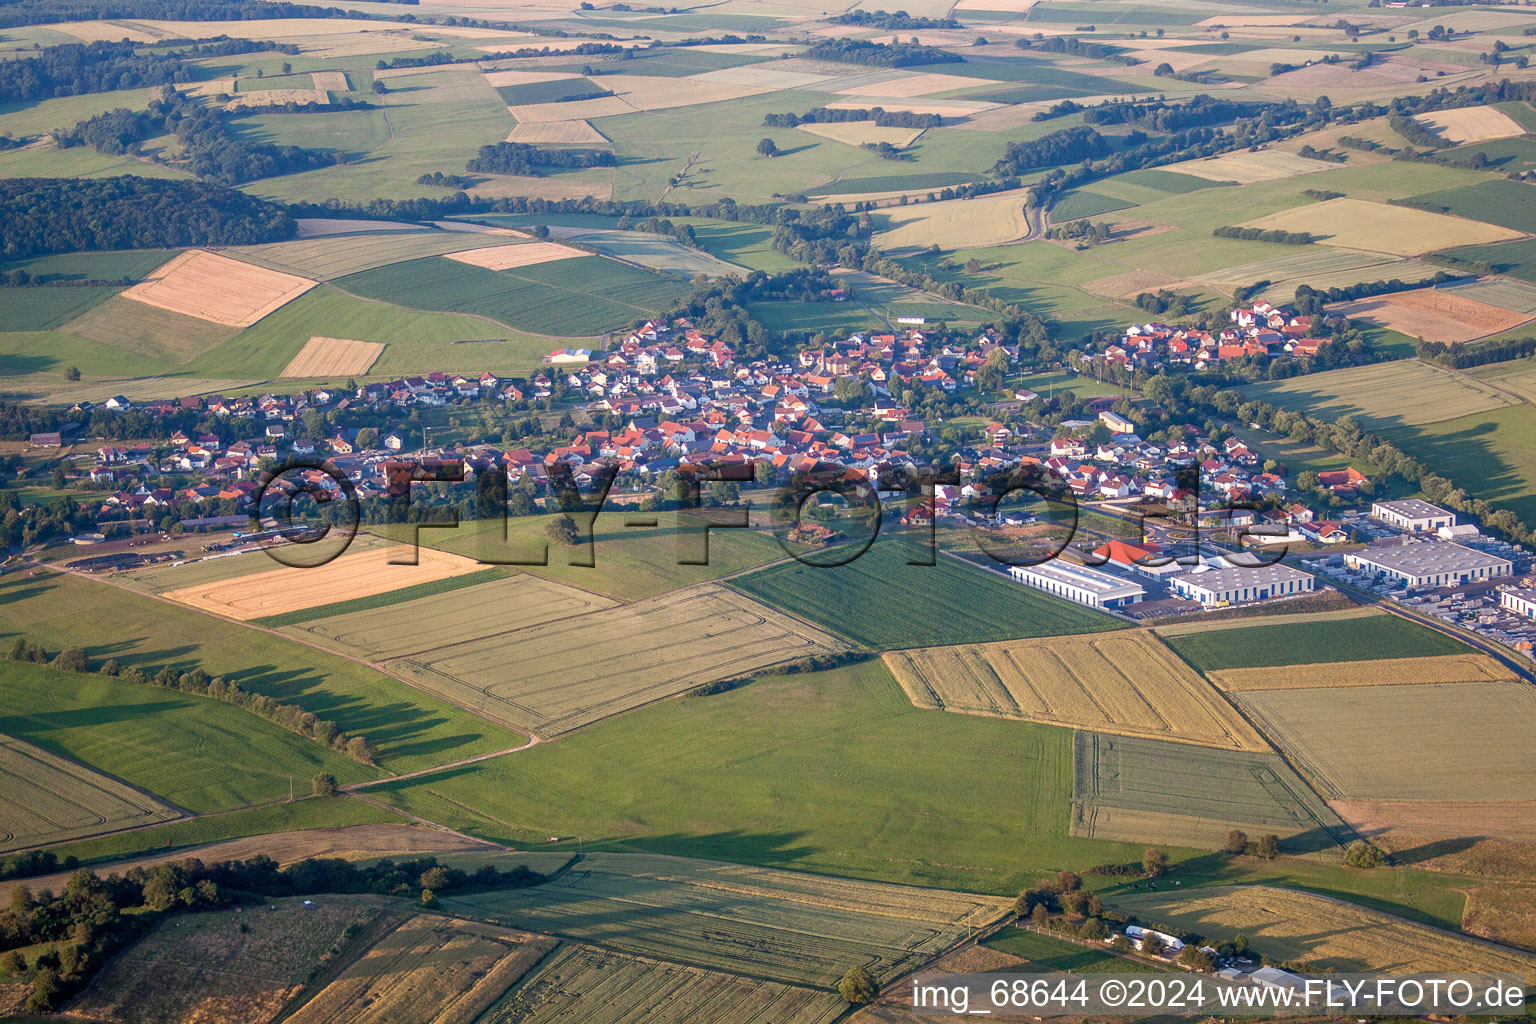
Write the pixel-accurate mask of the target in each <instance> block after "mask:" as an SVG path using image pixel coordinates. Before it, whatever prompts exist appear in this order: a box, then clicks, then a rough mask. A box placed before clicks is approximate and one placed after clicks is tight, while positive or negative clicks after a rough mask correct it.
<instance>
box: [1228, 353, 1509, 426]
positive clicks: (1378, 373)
mask: <svg viewBox="0 0 1536 1024" xmlns="http://www.w3.org/2000/svg"><path fill="white" fill-rule="evenodd" d="M1239 390H1241V391H1242V392H1243V394H1244V395H1245V396H1246V397H1248V398H1253V399H1257V400H1259V401H1263V402H1268V403H1270V404H1271V405H1274V406H1278V407H1279V408H1281V409H1289V410H1292V411H1295V412H1304V413H1306V414H1307V415H1308V416H1313V417H1316V418H1319V419H1324V420H1338V419H1339V418H1340V417H1343V416H1352V417H1354V418H1355V419H1356V420H1357V421H1359V423H1360V425H1361V426H1363V427H1365V428H1366V429H1367V430H1380V429H1382V428H1384V427H1399V426H1417V425H1421V424H1425V423H1434V422H1437V421H1439V420H1449V419H1452V418H1453V417H1457V416H1468V415H1470V414H1472V413H1491V412H1495V411H1497V410H1499V409H1501V408H1504V407H1507V406H1512V405H1519V404H1520V400H1519V399H1518V398H1515V397H1513V396H1511V395H1507V394H1504V393H1503V392H1500V391H1496V390H1494V389H1493V388H1490V387H1488V386H1487V385H1484V384H1483V383H1481V382H1480V381H1477V380H1475V379H1473V378H1471V377H1468V376H1466V375H1465V374H1460V373H1457V372H1455V371H1454V370H1447V369H1444V368H1442V367H1439V366H1433V365H1431V364H1429V363H1425V362H1421V361H1419V360H1417V359H1406V360H1403V359H1400V360H1395V361H1393V362H1388V363H1374V364H1371V365H1369V366H1355V367H1350V368H1348V369H1344V370H1328V371H1326V372H1324V373H1313V374H1308V375H1306V376H1304V377H1293V378H1291V379H1290V380H1286V381H1279V382H1276V383H1265V384H1249V385H1246V386H1244V387H1242V388H1240V389H1239Z"/></svg>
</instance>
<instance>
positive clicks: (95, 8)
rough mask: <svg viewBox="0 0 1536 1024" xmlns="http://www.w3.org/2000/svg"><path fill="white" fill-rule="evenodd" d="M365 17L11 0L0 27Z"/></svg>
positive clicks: (278, 4) (226, 6)
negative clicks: (146, 19) (102, 22)
mask: <svg viewBox="0 0 1536 1024" xmlns="http://www.w3.org/2000/svg"><path fill="white" fill-rule="evenodd" d="M352 17H362V15H355V14H353V13H352V12H351V11H344V10H342V9H341V8H339V7H311V6H309V5H307V4H296V3H289V2H287V0H273V2H270V3H260V4H252V3H247V2H246V0H10V2H8V3H7V4H6V5H5V7H4V8H3V9H0V28H15V27H17V26H20V25H48V24H51V23H53V22H57V21H98V20H100V21H115V20H119V19H123V18H128V19H134V20H138V19H143V18H154V19H162V20H166V21H261V20H265V19H268V18H352Z"/></svg>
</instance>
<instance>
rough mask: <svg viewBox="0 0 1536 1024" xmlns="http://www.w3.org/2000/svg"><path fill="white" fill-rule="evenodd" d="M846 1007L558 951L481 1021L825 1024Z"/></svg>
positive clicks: (797, 993) (716, 975)
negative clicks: (770, 1022) (769, 1022)
mask: <svg viewBox="0 0 1536 1024" xmlns="http://www.w3.org/2000/svg"><path fill="white" fill-rule="evenodd" d="M847 1005H848V1004H847V1003H845V1002H843V1000H842V999H841V998H839V997H838V996H834V995H831V994H829V993H826V992H818V991H815V990H813V989H808V988H800V987H797V986H793V985H784V984H780V983H779V982H774V981H763V980H760V979H756V978H744V977H741V976H739V975H734V974H726V973H723V972H721V971H706V970H702V969H700V968H697V967H687V966H684V965H682V964H674V963H667V962H665V961H661V960H653V959H650V958H648V957H639V956H633V955H631V954H629V953H619V952H615V951H613V950H611V949H599V948H598V947H596V946H583V945H577V944H574V943H565V944H562V945H561V946H560V948H559V949H558V950H557V951H556V952H555V953H554V954H553V955H552V956H551V957H550V958H549V959H548V960H547V961H545V962H544V963H542V964H540V965H539V967H538V969H537V970H536V971H535V972H534V973H533V974H532V975H531V976H530V977H529V978H528V979H527V980H526V981H525V982H523V983H522V984H520V985H518V986H517V987H516V988H515V989H513V990H512V991H510V992H508V993H507V994H506V995H505V996H504V997H503V998H502V999H501V1000H500V1001H499V1002H497V1003H496V1004H495V1005H494V1006H492V1007H491V1008H490V1009H489V1010H487V1011H486V1014H485V1016H484V1017H482V1018H481V1021H482V1022H483V1024H557V1022H565V1021H623V1020H634V1021H645V1022H646V1024H697V1022H711V1024H716V1022H718V1024H726V1022H735V1021H758V1020H761V1021H765V1022H767V1021H772V1022H773V1024H831V1022H832V1021H835V1020H837V1019H838V1018H839V1017H840V1016H841V1015H842V1013H843V1011H844V1010H845V1009H846V1008H847Z"/></svg>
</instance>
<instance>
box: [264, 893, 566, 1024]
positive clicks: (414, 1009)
mask: <svg viewBox="0 0 1536 1024" xmlns="http://www.w3.org/2000/svg"><path fill="white" fill-rule="evenodd" d="M558 944H559V940H557V939H552V938H547V937H544V936H538V935H528V934H526V933H523V932H514V931H509V930H507V929H505V928H498V927H496V926H495V925H488V924H479V923H477V922H474V921H465V920H462V919H459V918H450V917H439V916H437V915H435V914H422V915H420V916H418V917H413V918H411V919H410V920H408V921H406V922H404V923H402V924H400V925H399V926H397V927H396V928H395V929H394V930H393V931H391V932H389V934H387V935H385V936H384V937H383V938H381V939H379V941H378V942H375V943H374V944H373V946H372V947H371V948H369V950H368V951H367V952H366V953H364V954H363V955H362V956H361V957H359V958H358V959H357V960H355V961H353V963H352V964H351V966H349V967H348V968H347V969H346V970H345V971H343V972H342V973H341V976H340V977H338V978H337V979H336V980H335V981H333V982H331V983H330V984H329V985H327V986H325V988H324V989H322V990H321V991H320V993H319V994H318V995H316V996H315V997H314V998H313V999H311V1000H310V1001H309V1002H307V1003H305V1004H304V1005H303V1006H301V1007H300V1008H299V1010H298V1012H296V1013H294V1014H293V1015H292V1016H290V1017H288V1018H286V1019H287V1021H288V1022H289V1024H474V1021H475V1020H476V1019H478V1018H479V1016H480V1015H481V1014H482V1013H484V1012H485V1009H486V1008H487V1007H488V1006H490V1005H491V1004H492V1003H493V1002H495V1001H496V1000H497V999H498V998H500V997H501V994H502V993H503V992H505V991H506V990H507V989H508V988H510V987H511V986H512V985H513V984H514V983H516V982H517V980H518V979H519V978H521V977H522V976H523V975H524V974H526V973H528V971H529V970H531V969H532V968H533V966H534V965H535V964H537V963H538V962H539V961H540V960H542V959H544V957H546V956H548V955H549V953H550V952H551V951H552V950H553V949H554V948H555V946H557V945H558Z"/></svg>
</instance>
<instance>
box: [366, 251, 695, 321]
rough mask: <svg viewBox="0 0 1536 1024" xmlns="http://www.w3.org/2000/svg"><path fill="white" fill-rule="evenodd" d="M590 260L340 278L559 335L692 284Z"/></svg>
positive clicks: (410, 269) (396, 270) (393, 298)
mask: <svg viewBox="0 0 1536 1024" xmlns="http://www.w3.org/2000/svg"><path fill="white" fill-rule="evenodd" d="M519 248H521V247H519ZM562 248H563V247H562ZM493 251H494V250H493ZM598 258H599V259H601V257H598ZM589 264H590V260H588V261H583V260H565V259H562V260H556V261H554V262H545V263H541V264H537V265H533V266H520V267H516V268H515V269H514V270H508V271H503V272H496V271H491V270H484V269H482V268H480V267H471V266H465V265H463V264H462V263H458V262H455V261H453V260H449V259H443V258H428V259H422V260H413V261H411V262H409V263H397V264H394V265H392V266H388V267H380V268H378V269H376V270H370V271H367V272H366V273H362V274H354V275H352V276H350V277H344V278H342V279H341V280H340V281H338V282H337V285H338V286H339V287H340V288H342V289H343V290H345V291H348V292H352V293H355V294H357V295H361V296H363V297H364V298H373V299H379V300H382V301H385V302H393V303H396V304H398V305H401V306H405V307H407V308H411V309H424V310H437V311H440V312H448V313H471V314H475V315H478V316H481V317H485V318H487V319H488V320H492V321H495V322H496V323H500V324H505V325H507V326H508V327H511V328H513V329H515V330H524V331H529V332H532V333H536V334H548V335H556V336H560V335H566V336H588V335H594V334H598V333H600V332H602V331H605V330H610V329H612V328H615V327H619V326H622V325H624V324H627V323H629V322H631V321H633V320H637V319H643V318H645V317H648V316H654V315H656V314H657V313H660V312H662V311H663V310H664V309H665V308H666V306H667V304H668V303H670V302H671V301H672V300H673V299H675V298H677V297H678V296H680V295H682V294H683V292H684V291H685V290H686V285H684V284H683V283H682V282H680V281H674V280H669V279H667V278H663V277H658V276H656V275H654V274H650V273H647V272H646V271H644V270H638V269H635V268H633V267H630V266H628V265H626V264H623V263H618V262H615V261H613V260H606V261H604V262H603V263H602V264H601V265H589ZM599 270H600V271H601V272H599Z"/></svg>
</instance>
